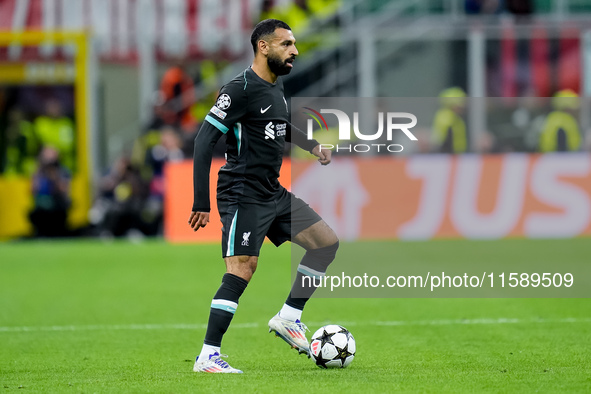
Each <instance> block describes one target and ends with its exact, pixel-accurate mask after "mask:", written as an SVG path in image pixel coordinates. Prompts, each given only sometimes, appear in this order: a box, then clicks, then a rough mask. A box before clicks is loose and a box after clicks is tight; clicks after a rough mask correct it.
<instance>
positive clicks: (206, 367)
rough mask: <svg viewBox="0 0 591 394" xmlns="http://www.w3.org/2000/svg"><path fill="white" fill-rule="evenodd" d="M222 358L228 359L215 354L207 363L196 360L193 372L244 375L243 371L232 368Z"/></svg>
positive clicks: (222, 355) (223, 355)
mask: <svg viewBox="0 0 591 394" xmlns="http://www.w3.org/2000/svg"><path fill="white" fill-rule="evenodd" d="M222 357H228V356H226V355H225V354H219V353H218V352H215V353H214V354H211V355H210V356H209V359H208V360H206V361H202V362H198V360H199V357H197V360H195V365H194V366H193V372H209V373H242V371H241V370H239V369H236V368H232V367H231V366H230V364H228V363H227V362H225V361H224V360H222Z"/></svg>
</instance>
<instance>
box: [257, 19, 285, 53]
mask: <svg viewBox="0 0 591 394" xmlns="http://www.w3.org/2000/svg"><path fill="white" fill-rule="evenodd" d="M275 29H286V30H291V27H289V25H288V24H287V23H285V22H283V21H280V20H279V19H265V20H263V21H260V22H259V23H257V25H256V26H255V27H254V30H253V31H252V34H251V36H250V43H251V44H252V50H253V51H254V53H257V51H258V43H259V40H260V39H261V38H262V37H265V36H268V35H271V34H273V33H275Z"/></svg>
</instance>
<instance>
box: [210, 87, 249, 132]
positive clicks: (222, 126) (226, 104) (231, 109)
mask: <svg viewBox="0 0 591 394" xmlns="http://www.w3.org/2000/svg"><path fill="white" fill-rule="evenodd" d="M247 107H248V99H247V95H246V87H245V84H241V83H229V84H227V85H224V86H223V87H222V89H221V90H220V94H219V95H218V98H217V100H216V101H215V104H214V105H213V107H211V109H210V110H209V113H208V114H207V116H206V117H205V122H207V123H209V124H211V125H212V126H214V127H215V128H217V129H218V130H219V131H221V132H222V133H224V134H226V133H227V132H228V130H231V129H232V127H233V126H234V124H235V123H236V122H238V121H240V119H241V118H242V117H243V116H244V115H245V114H246V111H247Z"/></svg>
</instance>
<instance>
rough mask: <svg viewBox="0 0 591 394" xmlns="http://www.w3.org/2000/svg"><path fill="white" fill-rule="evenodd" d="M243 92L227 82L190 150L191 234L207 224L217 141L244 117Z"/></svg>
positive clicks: (241, 88) (244, 92) (244, 96)
mask: <svg viewBox="0 0 591 394" xmlns="http://www.w3.org/2000/svg"><path fill="white" fill-rule="evenodd" d="M246 108H247V99H246V91H245V88H243V85H242V84H241V83H240V84H238V83H229V84H227V85H225V86H224V87H223V88H222V89H221V90H220V95H219V96H218V98H217V100H216V104H215V105H214V106H213V107H211V110H210V111H209V113H208V114H207V116H206V117H205V120H204V121H203V123H202V126H201V128H200V129H199V133H198V134H197V137H196V138H195V149H194V150H193V208H192V209H191V215H190V216H189V226H191V228H192V229H193V230H194V231H197V230H199V229H200V228H201V227H205V226H206V225H207V223H208V222H209V211H210V210H211V207H210V201H209V173H210V170H211V159H212V156H213V148H214V147H215V144H216V142H217V141H218V140H219V139H220V138H221V137H222V135H224V134H226V133H227V132H228V130H230V129H232V127H233V126H234V124H235V123H236V122H238V121H240V119H241V118H242V117H243V116H244V114H245V113H246Z"/></svg>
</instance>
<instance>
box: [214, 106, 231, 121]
mask: <svg viewBox="0 0 591 394" xmlns="http://www.w3.org/2000/svg"><path fill="white" fill-rule="evenodd" d="M210 111H211V113H212V114H214V115H216V116H217V117H218V118H220V119H225V118H226V116H227V115H228V114H227V113H225V112H224V111H222V110H221V109H219V108H218V107H216V106H215V105H214V106H213V107H211V109H210Z"/></svg>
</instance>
